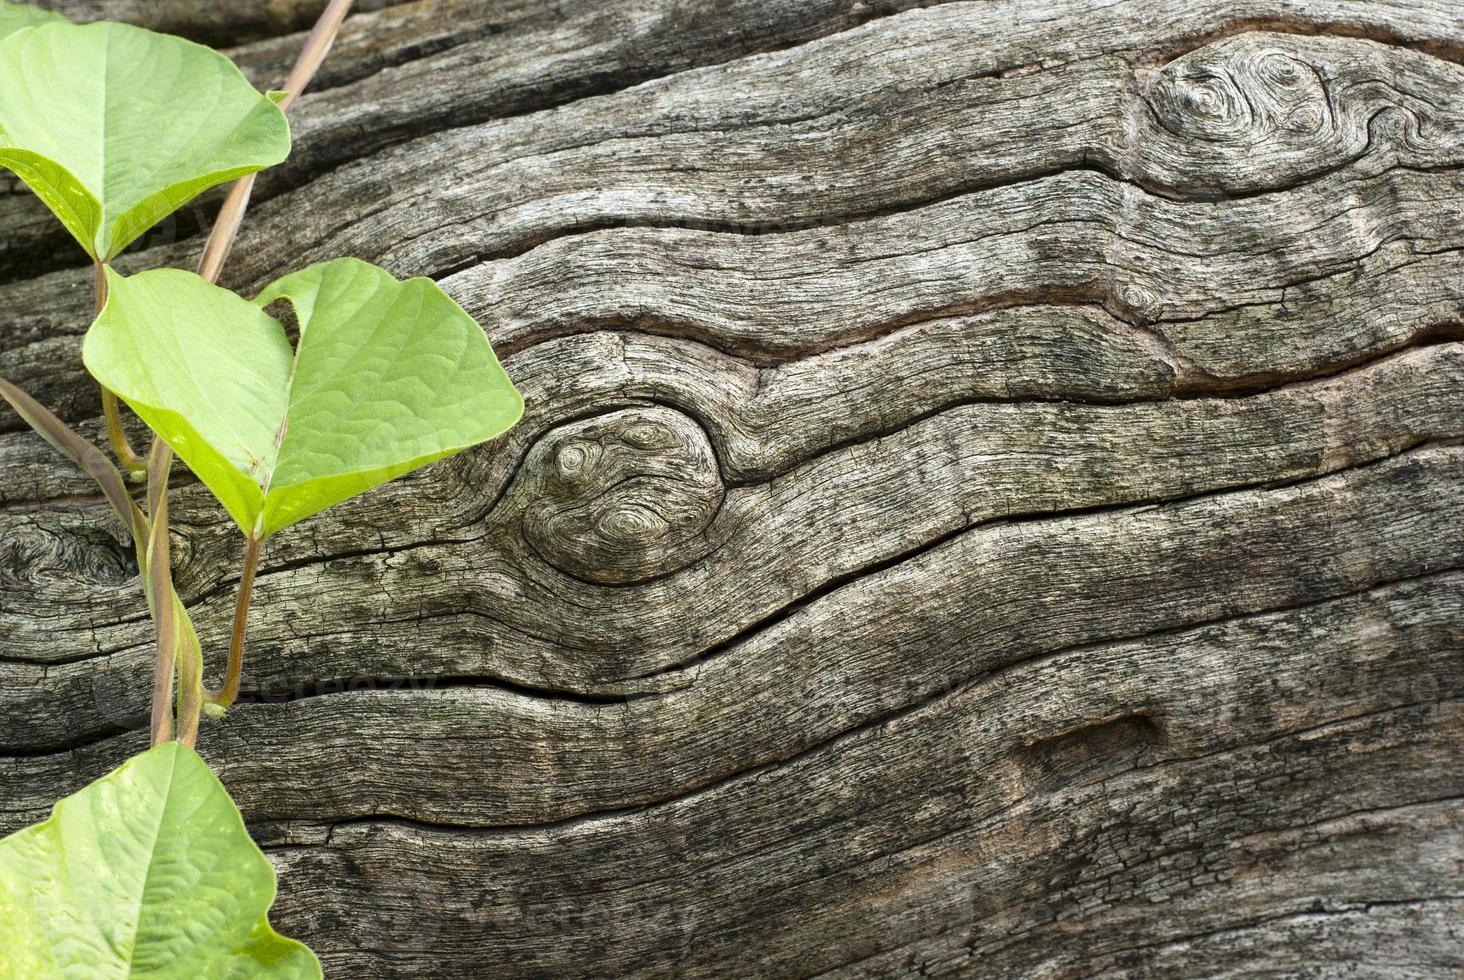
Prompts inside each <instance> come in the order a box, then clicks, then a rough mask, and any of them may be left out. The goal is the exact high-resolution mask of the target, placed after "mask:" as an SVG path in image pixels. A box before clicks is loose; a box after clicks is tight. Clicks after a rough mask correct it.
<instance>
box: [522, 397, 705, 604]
mask: <svg viewBox="0 0 1464 980" xmlns="http://www.w3.org/2000/svg"><path fill="white" fill-rule="evenodd" d="M521 479H522V480H524V481H527V486H526V487H525V488H524V489H525V490H526V497H525V498H524V499H526V501H527V502H526V503H525V504H524V506H523V530H524V537H525V539H526V540H527V541H528V543H529V545H530V547H532V548H533V549H534V551H535V552H536V553H537V554H538V555H539V557H540V558H542V559H543V560H544V561H546V562H548V563H549V564H551V565H553V566H554V567H556V568H558V569H560V570H561V571H563V572H567V573H569V574H571V575H574V576H577V577H579V578H582V579H587V580H589V581H592V582H600V583H605V584H625V583H631V582H639V581H643V580H645V579H648V578H652V577H655V576H658V575H663V574H665V573H667V572H671V571H674V570H676V569H678V568H681V567H684V566H685V565H687V564H688V563H690V562H692V561H695V560H697V559H699V558H700V557H702V555H704V554H705V553H706V550H707V545H706V542H705V532H706V530H707V528H708V526H709V525H710V524H711V522H712V518H713V517H715V516H716V514H717V511H718V509H720V507H721V505H722V498H723V496H724V494H725V488H724V487H723V485H722V478H721V474H720V472H719V468H718V466H717V457H716V454H715V453H714V452H713V451H712V447H711V444H710V442H709V441H708V440H707V436H706V433H705V432H704V431H703V430H702V428H701V426H699V425H697V423H696V422H694V421H692V420H691V419H690V418H688V417H687V416H685V415H683V414H682V413H680V412H677V411H675V410H673V409H669V408H659V407H653V408H632V409H625V410H623V411H618V412H613V413H611V414H609V415H602V416H598V417H596V418H593V419H587V420H585V421H581V422H574V423H572V424H569V425H565V426H563V427H561V428H559V429H556V430H555V431H554V432H552V433H551V434H550V435H549V436H548V437H546V438H544V439H542V440H540V442H539V443H538V444H537V445H536V446H535V447H534V449H533V450H532V451H531V452H530V453H529V458H528V460H527V461H526V463H525V467H524V471H523V474H522V476H521Z"/></svg>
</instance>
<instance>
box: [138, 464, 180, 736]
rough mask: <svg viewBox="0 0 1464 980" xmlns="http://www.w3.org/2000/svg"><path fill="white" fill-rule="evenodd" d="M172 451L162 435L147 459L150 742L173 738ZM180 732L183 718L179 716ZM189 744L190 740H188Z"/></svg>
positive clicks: (145, 570)
mask: <svg viewBox="0 0 1464 980" xmlns="http://www.w3.org/2000/svg"><path fill="white" fill-rule="evenodd" d="M172 464H173V453H172V450H170V449H168V448H167V444H166V443H164V442H163V441H162V440H161V439H158V440H155V441H154V442H153V448H152V452H151V453H149V454H148V460H147V509H148V518H149V521H150V523H151V528H150V529H149V533H148V537H147V561H146V564H145V566H144V567H143V576H144V581H146V582H147V584H148V588H147V599H148V605H150V606H151V607H152V614H153V623H154V624H156V627H157V635H158V657H157V662H156V663H155V664H154V666H153V704H152V744H154V745H161V744H162V743H163V742H166V741H168V740H169V739H170V738H172V705H171V702H172V700H173V698H172V693H173V665H174V664H175V663H176V660H177V651H178V614H177V611H176V607H175V602H176V599H175V596H174V593H173V577H172V574H171V571H170V569H171V562H170V561H169V557H168V473H169V472H170V471H171V469H172ZM178 724H179V729H180V734H181V729H182V725H183V719H182V718H181V717H180V718H179V719H178ZM190 744H191V743H190Z"/></svg>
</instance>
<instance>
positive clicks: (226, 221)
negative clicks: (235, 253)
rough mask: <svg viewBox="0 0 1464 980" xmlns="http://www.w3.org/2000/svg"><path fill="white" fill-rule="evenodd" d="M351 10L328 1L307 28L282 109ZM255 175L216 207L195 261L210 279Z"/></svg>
mask: <svg viewBox="0 0 1464 980" xmlns="http://www.w3.org/2000/svg"><path fill="white" fill-rule="evenodd" d="M350 9H351V0H331V2H330V5H329V6H327V7H326V8H325V10H324V12H322V13H321V15H320V19H319V20H318V21H316V22H315V27H313V28H312V29H311V31H310V36H309V37H307V38H306V39H305V47H304V48H303V49H301V51H300V57H299V58H298V59H297V60H296V62H295V67H294V68H293V69H291V70H290V76H289V77H288V78H287V79H285V87H284V89H283V91H284V93H285V97H284V99H283V100H281V102H280V111H281V112H289V111H290V107H291V106H293V105H294V104H295V101H296V100H297V99H299V98H300V96H301V95H302V94H303V93H304V91H305V88H306V87H307V86H308V85H309V84H310V82H311V80H312V79H314V78H315V73H316V72H318V71H319V70H320V66H321V64H323V63H324V62H325V56H326V55H327V54H329V53H330V48H331V45H333V44H334V43H335V39H336V32H337V31H339V30H340V26H341V21H343V20H344V19H345V17H346V14H347V13H348V12H350ZM254 178H255V175H254V174H250V175H249V176H247V177H241V178H239V179H238V180H236V181H234V186H233V187H231V188H229V196H228V197H227V198H225V200H224V206H223V207H222V208H220V209H219V216H218V219H217V220H216V221H214V226H213V230H212V231H211V232H209V236H208V242H207V243H206V244H205V245H204V247H203V258H202V259H201V260H200V261H199V263H198V274H199V275H200V276H202V277H203V278H205V279H207V280H208V281H209V282H218V281H219V273H221V272H222V271H223V269H224V262H225V261H226V260H227V259H228V257H229V251H230V250H231V249H233V247H234V239H236V238H237V237H239V226H240V225H241V224H243V222H244V212H245V211H246V210H248V208H249V198H250V196H251V195H253V193H254Z"/></svg>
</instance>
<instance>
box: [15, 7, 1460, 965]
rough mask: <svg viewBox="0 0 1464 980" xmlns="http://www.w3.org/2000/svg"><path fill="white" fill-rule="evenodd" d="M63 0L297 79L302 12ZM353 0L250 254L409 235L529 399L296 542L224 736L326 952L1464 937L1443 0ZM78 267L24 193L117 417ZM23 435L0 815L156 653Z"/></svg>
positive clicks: (297, 115)
mask: <svg viewBox="0 0 1464 980" xmlns="http://www.w3.org/2000/svg"><path fill="white" fill-rule="evenodd" d="M54 6H56V7H57V8H58V9H63V10H65V11H66V12H67V13H68V14H70V15H72V16H76V17H79V18H82V19H86V18H89V17H96V16H111V17H117V18H125V19H133V20H135V21H137V22H140V23H143V24H146V25H149V26H154V27H159V28H161V29H166V30H175V31H181V32H184V33H187V34H189V35H190V36H194V37H197V38H200V39H203V40H207V41H209V42H211V43H215V44H220V45H224V46H225V47H226V48H227V49H228V51H229V53H230V54H231V55H232V56H234V57H235V58H236V59H238V60H239V61H240V63H241V64H242V65H243V66H244V67H245V69H246V71H247V73H248V74H249V75H250V77H251V78H252V79H253V80H255V81H256V82H257V83H258V84H260V85H261V86H277V85H278V84H279V82H280V80H281V79H282V77H283V75H284V72H285V70H286V69H287V67H288V65H289V64H290V62H291V61H292V60H293V58H294V55H295V52H296V51H297V50H298V48H299V46H300V44H301V41H302V35H301V34H299V33H291V32H298V31H301V30H303V29H305V28H306V27H308V26H309V23H310V22H311V20H312V18H313V16H314V15H315V14H316V13H317V12H318V11H319V8H320V6H321V3H320V0H290V2H282V0H268V2H266V0H248V2H231V3H213V2H209V3H202V2H194V0H186V2H185V0H152V2H149V0H115V2H101V0H58V2H57V3H55V4H54ZM361 8H362V9H361V10H360V11H359V12H358V13H357V14H355V15H353V16H352V18H351V19H350V20H349V21H348V22H347V24H346V27H345V29H344V33H343V35H342V37H341V40H340V43H339V44H338V45H337V48H336V50H335V52H334V53H333V54H332V56H331V59H330V61H329V62H328V63H327V65H326V68H325V70H324V72H323V74H322V76H321V78H320V82H319V85H318V86H317V88H316V89H315V90H314V91H313V92H311V93H310V94H309V95H308V96H307V97H306V98H304V99H303V100H302V102H301V103H300V104H299V106H298V107H297V108H296V110H295V111H294V114H293V123H294V129H295V137H296V150H295V153H294V156H293V157H292V159H291V161H290V162H289V163H287V164H286V165H284V166H283V167H281V168H279V169H278V170H276V171H273V172H270V173H268V174H266V175H264V176H263V177H262V179H261V181H260V184H259V188H258V194H257V197H256V203H255V205H254V208H253V209H252V210H251V212H250V214H249V216H248V217H247V219H246V222H245V225H244V231H243V234H242V236H241V239H240V241H239V245H238V247H237V249H236V251H235V253H234V256H233V258H232V259H231V262H230V265H229V267H228V269H227V270H226V272H225V276H224V280H225V283H226V284H228V285H231V286H234V287H236V288H239V289H242V290H246V291H249V293H250V294H251V295H252V291H254V290H257V289H258V288H260V287H261V286H262V285H264V284H265V283H266V282H268V281H270V280H271V279H273V278H274V277H276V276H278V275H281V274H283V273H284V272H286V271H288V270H290V269H293V268H296V267H299V266H301V265H303V264H305V263H308V262H311V261H316V260H322V259H327V258H332V257H336V256H341V255H350V256H357V257H360V258H363V259H367V260H371V261H374V262H378V263H380V264H382V265H384V266H386V267H387V268H388V269H390V270H391V271H392V272H394V273H395V274H397V275H399V276H409V275H425V276H430V277H432V278H434V279H436V280H437V281H439V282H440V283H441V285H442V286H443V288H444V289H446V290H447V291H448V292H449V293H450V294H451V295H452V296H453V297H455V298H456V299H457V300H458V301H459V302H461V303H462V304H463V305H464V306H465V307H466V308H467V309H468V310H469V311H470V312H471V313H472V314H474V316H475V317H477V318H478V319H479V321H480V322H481V323H482V324H483V325H484V327H485V329H486V330H487V331H488V333H489V335H490V337H491V339H492V340H493V342H494V344H495V346H496V347H497V349H498V350H499V352H500V354H501V355H502V356H503V358H504V363H505V366H506V368H507V369H508V371H509V373H510V374H511V375H512V377H513V378H514V380H515V382H516V383H517V384H518V385H519V386H520V388H521V389H522V391H523V393H524V395H525V397H526V399H527V403H528V409H527V414H526V416H525V419H524V421H523V423H522V424H521V425H520V426H519V427H518V428H516V429H515V430H513V431H512V432H511V433H510V434H509V435H508V436H506V437H505V438H503V439H501V440H499V441H498V442H496V443H494V444H492V445H489V446H487V447H484V448H482V449H480V450H477V451H473V452H470V453H467V454H465V455H462V456H460V457H456V458H454V459H451V460H448V461H445V462H442V463H439V464H436V465H434V466H432V467H430V468H429V469H427V470H425V471H422V472H420V473H418V474H416V475H414V476H413V477H410V478H408V479H405V480H403V481H400V482H398V483H396V484H392V485H391V486H389V487H387V488H384V489H382V490H380V491H377V492H373V493H371V494H370V495H368V496H366V497H364V498H362V499H360V500H357V501H355V502H353V503H351V504H349V505H346V506H344V507H342V508H339V509H337V510H335V511H332V512H331V514H330V515H328V516H325V517H320V518H316V519H313V520H310V521H308V522H306V523H304V524H302V525H299V526H297V527H295V528H292V529H290V530H288V531H286V532H285V533H282V534H281V535H279V536H278V538H276V539H275V540H273V541H272V542H271V544H270V547H269V549H268V551H267V553H266V555H265V558H264V563H263V566H262V572H261V575H260V578H259V581H258V584H257V586H256V603H257V605H256V607H255V610H254V614H253V622H252V630H251V639H250V645H249V654H248V661H247V663H246V667H245V691H246V696H245V698H244V702H245V703H242V704H240V705H239V706H238V707H236V708H235V709H234V710H233V711H232V712H231V713H230V715H229V717H228V718H227V719H225V720H223V721H216V722H210V723H208V724H206V725H205V727H204V730H203V732H202V734H201V736H200V748H201V750H202V752H203V754H204V756H205V758H207V759H208V760H209V762H210V763H211V764H213V765H214V767H215V768H216V770H217V771H218V772H219V773H220V775H221V778H222V779H223V780H224V783H225V784H226V785H227V786H228V788H229V789H230V791H231V792H232V793H234V794H235V796H236V798H237V799H238V801H239V804H240V806H241V808H242V809H243V811H244V813H245V815H246V817H247V819H248V821H249V825H250V829H251V830H252V832H253V833H254V834H255V836H256V838H257V839H258V840H259V841H260V843H261V845H262V846H263V847H264V848H265V850H266V853H267V854H268V855H269V856H270V858H271V859H272V860H273V861H274V862H275V864H276V866H277V867H278V869H279V872H280V899H279V904H278V906H277V908H276V912H275V914H274V921H275V924H276V926H277V927H278V928H279V929H280V930H281V931H282V932H285V933H286V934H288V935H291V936H295V937H298V938H300V939H302V940H304V941H305V942H307V943H309V944H310V945H311V946H312V947H313V948H314V949H316V950H317V951H319V953H320V955H321V958H322V960H323V962H324V964H325V967H326V974H327V976H331V977H342V978H345V977H350V978H365V977H430V978H442V977H497V976H542V977H559V976H597V977H602V976H666V977H693V976H739V977H747V976H780V977H781V976H799V977H803V976H813V975H825V974H827V975H829V976H837V977H889V976H901V975H906V974H917V973H918V974H932V975H963V976H973V977H1052V978H1077V977H1087V976H1111V977H1119V976H1156V977H1157V976H1163V977H1173V976H1182V977H1211V976H1217V977H1218V976H1253V975H1259V974H1265V975H1284V976H1329V977H1330V976H1390V977H1392V976H1400V977H1452V976H1459V975H1460V973H1461V971H1464V443H1461V436H1464V261H1461V259H1464V254H1461V253H1464V5H1461V4H1459V3H1458V2H1456V0H1355V2H1354V0H1042V2H1028V0H967V2H937V0H924V2H921V0H560V2H553V3H549V2H543V0H415V2H381V0H378V2H375V3H365V4H362V5H361ZM217 200H218V197H217V195H213V196H210V197H209V198H207V199H206V200H204V201H202V202H199V203H197V204H195V205H193V206H190V207H188V208H186V209H184V211H183V212H182V213H181V214H179V215H178V216H176V219H175V220H173V221H170V222H168V223H167V224H165V225H164V226H163V227H162V228H160V229H159V230H158V231H156V232H154V233H153V234H152V235H151V236H150V237H149V238H148V239H147V240H146V242H144V244H143V247H142V248H140V249H138V250H134V252H133V253H131V254H130V255H129V256H127V257H126V258H124V260H123V261H122V263H121V264H122V266H123V267H124V268H125V269H138V268H144V267H150V266H156V265H161V264H177V265H187V264H189V263H191V262H193V261H194V260H195V259H196V257H197V254H198V251H199V249H200V246H201V235H200V233H199V229H200V228H201V227H206V226H207V224H208V221H209V220H210V217H211V214H212V210H213V208H214V207H215V206H216V204H217ZM91 303H92V297H91V271H90V269H89V268H86V267H83V260H82V256H81V253H80V251H79V250H78V249H76V247H75V246H74V244H73V243H71V242H70V241H69V240H68V239H67V238H66V237H65V233H64V232H63V231H61V229H60V227H59V225H57V224H56V223H55V222H54V220H53V219H51V218H50V217H49V215H48V214H46V213H45V212H44V211H43V209H42V208H41V207H40V205H39V204H38V203H37V202H36V201H35V199H34V198H32V197H30V196H29V195H28V194H25V193H23V192H20V191H18V190H15V189H14V188H13V187H12V186H11V185H9V184H0V375H3V376H5V377H8V378H10V379H11V380H13V381H15V382H17V383H19V384H20V385H22V386H23V387H25V388H27V389H28V390H30V391H31V392H32V393H33V394H34V395H36V397H38V398H39V399H40V400H41V401H42V402H44V403H45V404H47V405H50V406H52V407H53V408H55V409H56V410H57V411H58V412H59V413H60V414H61V415H62V416H63V417H65V418H66V419H67V420H68V421H70V422H72V423H74V424H76V425H77V426H78V427H79V428H80V429H81V430H82V431H83V432H85V433H87V434H88V435H90V436H93V437H96V436H98V435H99V434H100V432H101V421H100V417H99V416H100V409H99V404H98V399H97V391H96V388H95V386H94V385H93V384H92V383H91V382H90V380H89V379H88V378H87V377H86V375H85V373H84V370H83V368H82V365H81V362H80V357H79V348H80V340H81V336H82V334H83V332H84V331H85V329H86V327H87V325H88V321H89V318H90V310H91ZM0 472H3V473H4V474H5V478H4V480H3V481H0V833H6V832H9V831H12V830H15V829H18V828H19V827H21V826H23V825H25V824H27V823H30V822H33V821H36V820H39V819H42V818H44V816H45V815H46V814H47V812H48V810H49V808H50V806H51V804H52V802H53V801H54V800H55V799H56V798H57V797H58V796H60V795H62V794H65V793H67V792H70V791H73V790H75V789H77V788H79V787H80V786H82V785H83V784H84V783H85V782H87V781H88V780H90V779H93V778H95V777H97V776H99V775H101V774H102V773H104V772H106V771H107V770H109V769H110V768H112V767H113V766H115V765H116V764H118V763H119V762H120V761H121V760H122V759H124V758H125V757H126V756H127V755H129V754H130V753H133V752H135V751H137V750H139V749H141V748H142V747H143V746H144V745H145V744H146V732H145V730H144V729H145V718H144V716H145V714H146V711H147V700H148V696H149V692H150V671H151V661H152V653H153V651H152V636H151V630H150V626H149V622H148V619H147V615H146V610H145V606H144V604H143V599H142V592H141V588H140V583H139V582H138V578H137V574H136V566H135V563H134V561H133V560H132V558H131V557H130V551H129V548H128V547H127V546H126V543H125V539H124V538H123V537H122V530H121V528H120V527H119V526H118V525H117V524H116V523H115V522H114V521H113V520H112V519H111V518H110V517H109V514H108V511H107V508H106V506H105V505H104V503H103V502H102V501H101V500H100V499H99V498H98V497H97V495H96V492H95V489H94V488H93V487H92V486H91V485H89V484H88V482H87V480H86V478H85V477H84V476H82V475H81V474H80V473H79V472H76V471H74V470H73V469H71V468H69V467H68V466H66V465H65V464H63V463H60V462H58V460H57V459H56V458H55V457H54V456H53V455H52V453H51V452H50V451H49V450H48V449H47V448H46V447H45V446H43V445H42V444H41V443H40V441H39V440H38V439H36V438H35V437H34V436H33V435H31V434H30V433H29V431H27V430H25V429H24V428H23V426H22V425H21V423H20V422H19V420H18V419H17V418H15V416H13V415H11V414H9V413H8V412H5V413H0ZM172 509H173V512H174V521H175V525H176V527H175V535H174V539H173V553H174V561H175V574H176V576H177V580H178V585H179V589H180V591H181V592H182V594H183V597H184V599H185V600H186V601H187V602H188V604H189V606H190V608H191V609H192V610H193V613H194V618H195V621H196V622H197V623H198V624H199V628H200V633H201V635H202V637H203V640H204V644H205V648H206V650H208V651H209V654H210V657H211V660H210V665H211V667H210V675H211V679H216V678H217V674H218V673H219V671H220V669H221V667H222V651H223V649H224V647H225V646H226V644H227V632H228V627H229V620H230V615H231V610H232V604H233V601H234V589H235V585H236V582H237V576H238V568H239V563H240V560H241V557H242V552H243V542H242V539H241V538H240V537H239V535H238V533H237V530H236V529H235V528H234V527H233V525H232V524H231V522H230V521H229V519H228V518H227V517H226V516H225V515H224V513H223V512H222V510H220V509H219V508H218V507H217V506H216V505H215V504H214V503H213V501H212V499H211V498H210V497H209V496H208V494H207V492H206V491H205V490H203V489H202V488H201V487H199V486H197V485H196V484H193V483H192V482H191V481H189V480H188V479H187V478H186V476H185V477H184V478H182V479H181V480H180V488H179V489H178V490H177V491H176V492H175V494H174V501H173V505H172Z"/></svg>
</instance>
